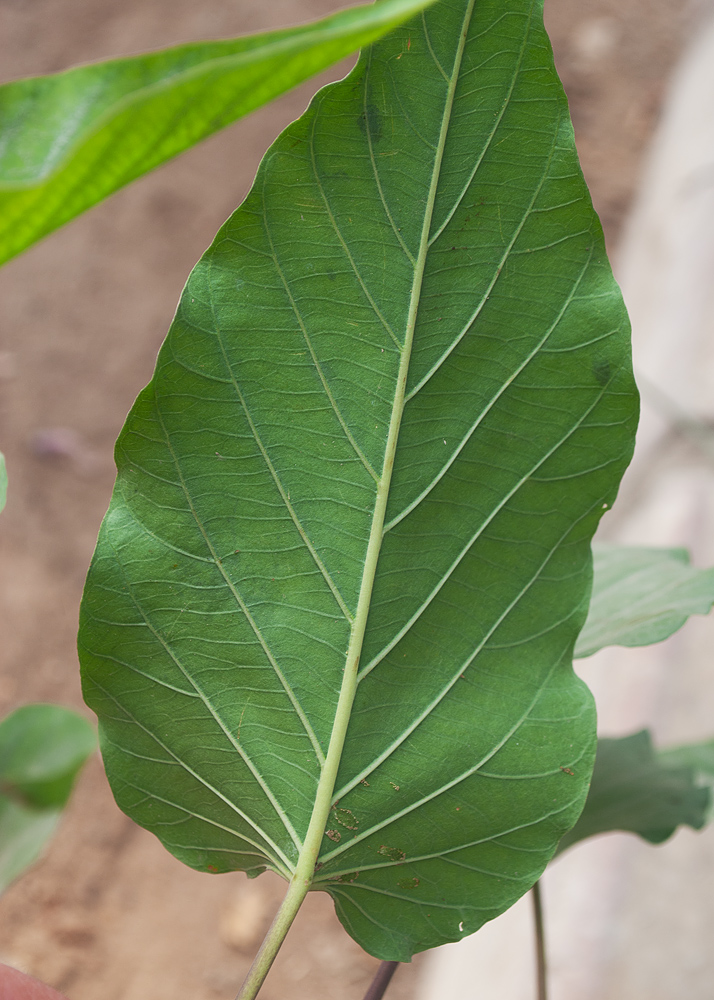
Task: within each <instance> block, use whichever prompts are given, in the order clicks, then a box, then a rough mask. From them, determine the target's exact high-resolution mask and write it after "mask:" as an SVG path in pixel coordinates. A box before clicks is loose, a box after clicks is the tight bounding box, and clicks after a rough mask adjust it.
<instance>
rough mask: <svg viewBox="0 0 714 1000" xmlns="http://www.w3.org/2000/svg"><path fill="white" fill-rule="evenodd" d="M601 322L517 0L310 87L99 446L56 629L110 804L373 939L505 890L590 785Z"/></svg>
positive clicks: (593, 268) (620, 421)
mask: <svg viewBox="0 0 714 1000" xmlns="http://www.w3.org/2000/svg"><path fill="white" fill-rule="evenodd" d="M594 304H595V305H594ZM628 335H629V328H628V323H627V317H626V314H625V311H624V307H623V304H622V300H621V297H620V294H619V291H618V289H617V286H616V284H615V282H614V280H613V278H612V274H611V271H610V268H609V264H608V262H607V257H606V254H605V249H604V244H603V238H602V232H601V229H600V225H599V222H598V220H597V217H596V215H595V213H594V211H593V208H592V204H591V202H590V199H589V197H588V193H587V188H586V186H585V183H584V180H583V177H582V174H581V172H580V169H579V165H578V161H577V155H576V151H575V144H574V138H573V131H572V126H571V123H570V119H569V114H568V105H567V101H566V99H565V95H564V94H563V91H562V87H561V85H560V82H559V80H558V77H557V75H556V72H555V68H554V66H553V57H552V52H551V49H550V45H549V42H548V39H547V36H546V34H545V31H544V28H543V21H542V10H541V5H540V4H539V3H537V2H534V0H509V3H508V4H506V5H505V6H504V4H503V2H502V0H479V2H478V3H476V2H474V0H443V2H440V3H438V4H436V5H435V6H434V7H433V8H430V9H428V10H427V11H426V12H425V13H424V14H423V15H422V16H420V17H418V18H415V19H414V20H413V21H411V22H410V23H409V24H407V25H404V27H402V28H399V29H397V30H395V31H393V32H392V33H390V35H389V36H388V37H387V38H385V39H383V40H381V41H380V42H378V43H377V44H375V45H374V46H372V47H371V48H370V49H369V50H368V51H366V52H364V53H363V55H362V57H361V59H360V61H359V63H358V65H357V67H356V68H355V70H354V71H353V72H352V73H351V74H350V75H349V76H348V77H347V78H346V79H345V80H344V81H342V82H341V83H338V84H335V85H333V86H330V87H327V88H324V89H323V90H321V91H320V92H319V93H318V94H317V95H316V97H315V98H314V100H313V101H312V103H311V105H310V108H309V109H308V111H307V112H306V113H305V114H304V115H303V116H302V117H301V118H300V119H299V120H298V121H297V122H295V123H293V124H292V125H291V126H290V127H289V128H288V129H287V130H286V131H285V132H284V133H283V134H282V135H281V136H280V138H279V139H278V140H277V141H276V142H275V143H274V144H273V146H272V147H271V149H270V151H269V153H268V154H267V156H266V157H265V159H264V160H263V163H262V165H261V167H260V170H259V172H258V175H257V178H256V182H255V185H254V187H253V189H252V191H251V193H250V194H249V196H248V198H247V200H246V201H245V202H244V204H243V205H242V206H241V207H240V208H239V209H238V210H237V211H236V212H235V214H234V215H233V216H232V218H231V219H230V220H229V221H228V222H227V223H226V225H225V226H224V227H223V228H222V229H221V231H220V232H219V234H218V236H217V237H216V240H215V242H214V243H213V245H212V247H211V248H210V249H209V250H208V251H207V253H206V254H205V255H204V257H203V259H202V260H201V261H200V263H199V264H198V265H197V267H196V268H195V269H194V271H193V273H192V275H191V277H190V278H189V281H188V284H187V287H186V290H185V293H184V295H183V298H182V301H181V303H180V306H179V309H178V312H177V315H176V319H175V321H174V323H173V325H172V328H171V330H170V333H169V335H168V339H167V341H166V343H165V344H164V346H163V348H162V350H161V352H160V355H159V358H158V361H157V367H156V372H155V375H154V378H153V380H152V382H151V384H150V385H149V386H148V387H147V388H146V389H145V390H144V391H143V392H142V393H141V394H140V396H139V398H138V400H137V402H136V403H135V405H134V408H133V410H132V413H131V414H130V416H129V418H128V421H127V424H126V426H125V428H124V430H123V432H122V434H121V437H120V439H119V441H118V443H117V451H116V454H117V461H118V465H119V472H118V479H117V485H116V488H115V491H114V494H113V498H112V504H111V508H110V510H109V512H108V514H107V517H106V518H105V521H104V524H103V527H102V531H101V535H100V539H99V542H98V547H97V551H96V554H95V558H94V560H93V564H92V569H91V571H90V574H89V577H88V581H87V587H86V590H85V597H84V602H83V608H82V613H81V626H80V645H79V648H80V655H81V659H82V666H83V679H84V691H85V697H86V698H87V701H88V703H89V704H90V705H91V707H92V708H94V709H95V711H96V712H97V713H98V715H99V717H100V725H101V730H102V749H103V753H104V760H105V766H106V768H107V773H108V775H109V778H110V781H111V784H112V788H113V790H114V794H115V795H116V797H117V800H118V802H119V804H120V805H121V807H122V808H123V809H124V810H125V811H126V812H127V813H128V814H129V815H131V816H132V817H133V818H134V819H135V820H136V821H137V822H139V823H141V824H142V825H144V826H146V827H148V828H149V829H151V830H152V831H153V832H154V833H156V835H157V836H158V837H160V838H161V840H162V841H163V843H164V844H165V845H166V847H167V848H168V849H169V850H171V851H172V852H173V853H174V854H175V855H176V856H178V857H179V858H180V859H181V860H183V861H184V862H186V863H187V864H189V865H192V866H193V867H195V868H197V869H199V870H203V871H211V872H225V871H233V870H236V869H243V870H248V871H252V872H254V873H255V872H256V871H259V870H261V869H263V868H266V867H269V868H271V869H273V870H275V871H278V872H280V873H281V874H283V875H284V876H285V877H286V878H287V879H289V880H291V885H292V887H293V889H294V891H293V894H292V897H291V898H292V899H294V898H295V897H296V895H297V893H298V891H302V887H305V888H307V886H308V885H310V884H312V887H313V888H319V889H323V890H325V891H327V892H329V893H330V894H331V895H332V896H333V898H334V900H335V905H336V908H337V912H338V915H339V917H340V919H341V920H342V922H343V924H344V926H345V927H346V928H347V930H348V931H349V933H350V934H352V936H353V937H354V938H355V939H356V940H357V941H358V942H359V943H360V944H361V945H362V946H363V947H364V948H365V949H366V950H367V951H369V952H370V953H372V954H373V955H376V956H377V957H380V958H388V959H408V958H409V957H410V956H411V955H412V954H413V953H414V952H415V951H419V950H423V949H425V948H429V947H432V946H434V945H437V944H441V943H443V942H445V941H450V940H451V941H453V940H458V939H459V938H460V937H463V936H464V935H466V934H469V933H472V932H473V931H475V930H477V929H478V928H479V927H480V926H481V925H482V924H483V923H484V922H485V921H486V920H489V919H491V918H493V917H495V916H497V915H498V914H499V913H500V912H502V911H503V910H504V909H506V908H507V907H508V906H510V905H511V904H512V903H513V902H515V901H516V899H518V897H519V896H521V895H522V894H523V893H524V892H525V891H526V890H527V889H528V888H529V887H530V885H531V884H532V883H533V882H534V881H535V879H536V878H537V877H538V876H539V875H540V873H541V871H542V870H543V868H544V866H545V865H546V863H547V862H548V860H549V859H550V857H551V856H552V853H553V851H554V850H555V847H556V845H557V842H558V840H559V839H560V837H561V836H562V835H563V833H564V832H565V831H566V830H567V829H568V828H569V827H570V825H571V824H572V823H573V822H574V820H575V818H576V816H577V815H578V814H579V812H580V809H581V805H582V802H583V800H584V797H585V795H586V792H587V788H588V784H589V779H590V771H591V767H592V759H593V757H594V750H595V720H594V710H593V704H592V699H591V695H590V692H589V691H588V690H587V688H586V687H585V685H584V684H583V683H582V682H581V681H580V680H579V679H578V678H577V677H576V676H575V675H574V673H573V671H572V665H571V663H572V656H571V654H572V648H573V644H574V641H575V637H576V635H577V633H578V631H579V629H580V627H581V625H582V623H583V621H584V619H585V616H586V610H587V602H588V598H589V594H590V581H591V554H590V541H591V538H592V534H593V532H594V530H595V528H596V526H597V523H598V520H599V518H600V516H601V515H602V512H603V510H604V509H605V508H606V507H607V506H609V504H610V503H611V502H612V500H613V498H614V495H615V492H616V490H617V485H618V482H619V479H620V476H621V474H622V471H623V469H624V467H625V466H626V464H627V462H628V461H629V458H630V455H631V449H632V444H633V437H634V426H635V422H636V414H637V399H636V392H635V389H634V384H633V381H632V375H631V368H630V347H629V336H628ZM316 864H317V867H315V866H316ZM295 887H297V889H295Z"/></svg>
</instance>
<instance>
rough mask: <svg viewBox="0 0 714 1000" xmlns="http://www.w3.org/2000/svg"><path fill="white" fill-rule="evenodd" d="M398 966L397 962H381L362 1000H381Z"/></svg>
mask: <svg viewBox="0 0 714 1000" xmlns="http://www.w3.org/2000/svg"><path fill="white" fill-rule="evenodd" d="M398 965H399V962H382V964H381V965H380V967H379V968H378V969H377V975H376V976H375V977H374V979H373V980H372V985H371V986H370V988H369V989H368V990H367V992H366V993H365V995H364V1000H382V997H383V996H384V994H385V993H386V992H387V987H388V986H389V984H390V983H391V981H392V976H393V975H394V973H395V972H396V971H397V966H398Z"/></svg>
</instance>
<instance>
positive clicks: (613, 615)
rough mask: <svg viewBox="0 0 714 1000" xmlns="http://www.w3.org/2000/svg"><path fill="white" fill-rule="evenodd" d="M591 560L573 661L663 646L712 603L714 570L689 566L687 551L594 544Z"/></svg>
mask: <svg viewBox="0 0 714 1000" xmlns="http://www.w3.org/2000/svg"><path fill="white" fill-rule="evenodd" d="M593 556H594V571H595V572H594V578H593V596H592V601H591V603H590V610H589V612H588V618H587V621H586V623H585V627H584V628H583V630H582V632H581V633H580V635H579V637H578V641H577V643H576V645H575V656H576V657H582V656H591V655H592V654H593V653H596V652H597V651H598V649H602V648H603V647H604V646H649V645H650V644H651V643H654V642H661V641H662V640H663V639H666V638H667V637H668V636H670V635H672V633H673V632H676V631H677V629H679V628H681V627H682V625H684V623H685V621H686V620H687V618H688V617H689V616H690V615H706V614H708V613H709V611H710V609H711V606H712V604H714V569H696V568H695V567H694V566H690V564H689V553H688V552H687V551H686V549H639V548H627V547H625V546H620V545H594V546H593Z"/></svg>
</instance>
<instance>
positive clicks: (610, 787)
mask: <svg viewBox="0 0 714 1000" xmlns="http://www.w3.org/2000/svg"><path fill="white" fill-rule="evenodd" d="M696 749H698V748H690V747H682V748H680V749H678V750H675V751H662V752H659V753H658V752H656V751H655V749H654V748H653V746H652V738H651V736H650V734H649V732H648V731H647V730H646V729H645V730H643V731H642V732H641V733H633V735H632V736H625V737H623V738H622V739H615V740H611V739H601V740H598V745H597V757H596V760H595V770H594V771H593V780H592V785H591V787H590V793H589V794H588V798H587V801H586V803H585V808H584V809H583V811H582V814H581V816H580V819H579V820H578V822H577V823H576V824H575V826H574V827H573V829H572V830H571V831H570V833H567V834H566V835H565V837H564V838H563V840H562V841H561V842H560V846H559V847H558V851H559V852H560V851H564V850H565V848H566V847H570V846H571V845H572V844H577V842H578V841H579V840H584V839H585V838H586V837H592V836H594V835H595V834H598V833H609V832H610V831H612V830H628V831H630V832H631V833H638V834H639V835H640V837H643V838H644V839H645V840H648V841H649V842H650V843H651V844H661V843H662V841H663V840H666V839H667V838H668V837H671V836H672V834H673V833H674V831H675V830H676V829H677V827H678V826H680V825H682V824H686V825H687V826H691V827H693V828H694V829H695V830H700V829H701V828H702V827H703V826H704V824H705V823H706V822H707V819H708V812H709V807H710V805H711V792H710V790H709V789H708V788H706V787H704V786H702V785H701V784H700V783H699V781H698V780H697V774H696V768H695V767H694V766H693V762H690V761H688V759H687V751H692V750H696ZM682 751H684V754H682ZM678 754H679V755H680V756H679V757H677V755H678ZM710 760H711V751H710Z"/></svg>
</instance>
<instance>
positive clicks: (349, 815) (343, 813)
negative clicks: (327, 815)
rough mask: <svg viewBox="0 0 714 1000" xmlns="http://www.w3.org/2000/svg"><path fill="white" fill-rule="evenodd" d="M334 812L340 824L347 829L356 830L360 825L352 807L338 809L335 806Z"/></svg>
mask: <svg viewBox="0 0 714 1000" xmlns="http://www.w3.org/2000/svg"><path fill="white" fill-rule="evenodd" d="M333 812H334V814H335V820H336V822H338V823H339V824H340V826H344V827H345V829H346V830H356V829H357V827H358V826H359V820H358V819H357V817H356V816H355V814H354V813H353V812H352V811H351V810H350V809H337V808H335V807H333Z"/></svg>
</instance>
